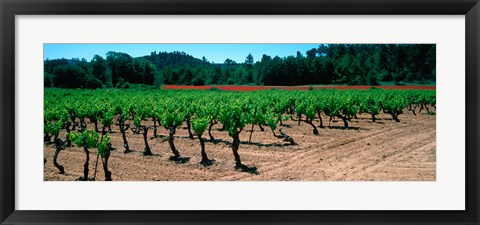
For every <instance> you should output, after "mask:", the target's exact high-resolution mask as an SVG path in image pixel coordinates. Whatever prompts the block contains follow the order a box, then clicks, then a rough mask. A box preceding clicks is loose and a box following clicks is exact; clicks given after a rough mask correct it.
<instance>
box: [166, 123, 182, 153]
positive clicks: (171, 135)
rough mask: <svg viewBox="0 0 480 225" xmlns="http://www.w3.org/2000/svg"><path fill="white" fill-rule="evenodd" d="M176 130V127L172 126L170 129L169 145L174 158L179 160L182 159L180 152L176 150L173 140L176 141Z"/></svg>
mask: <svg viewBox="0 0 480 225" xmlns="http://www.w3.org/2000/svg"><path fill="white" fill-rule="evenodd" d="M175 130H176V127H175V126H171V127H170V128H169V132H168V144H169V145H170V149H171V150H172V153H173V155H174V158H176V159H178V158H180V153H179V152H178V150H177V149H176V148H175V144H174V143H173V139H174V136H173V135H174V134H175Z"/></svg>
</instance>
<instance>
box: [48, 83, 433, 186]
mask: <svg viewBox="0 0 480 225" xmlns="http://www.w3.org/2000/svg"><path fill="white" fill-rule="evenodd" d="M435 107H436V98H435V91H432V90H382V89H370V90H341V91H340V90H312V91H281V90H268V91H255V92H221V91H200V90H189V91H185V90H176V91H172V90H170V91H166V90H117V89H107V90H94V91H92V90H66V89H46V90H45V100H44V141H45V142H46V143H47V144H54V145H55V148H56V151H55V154H54V157H53V164H54V165H55V166H56V167H57V168H58V170H59V171H60V173H64V172H65V171H64V168H63V167H62V166H61V165H59V164H58V162H57V157H58V154H59V153H60V151H62V150H64V149H66V148H68V147H71V146H74V145H76V146H77V147H80V148H83V150H84V152H85V155H86V160H85V164H84V175H83V177H81V178H79V180H89V167H88V165H89V160H90V150H91V149H97V150H98V152H97V153H98V154H97V163H98V157H100V159H101V162H102V165H103V169H104V171H105V180H107V181H108V180H112V178H111V172H110V171H109V170H108V160H109V157H110V153H111V150H113V149H114V146H112V144H111V142H110V133H112V127H113V129H116V128H117V127H118V131H119V132H120V133H121V134H122V139H123V146H115V147H116V148H121V149H122V150H123V152H124V153H128V152H130V151H131V150H130V147H129V144H128V140H127V138H126V133H127V132H133V133H134V134H138V135H141V136H142V137H143V140H144V145H145V146H144V150H143V155H152V152H151V150H150V147H149V144H148V140H149V137H148V134H149V130H151V131H153V132H150V133H153V134H152V135H153V137H156V136H158V133H159V132H160V131H161V130H163V129H164V130H165V132H166V133H167V136H168V139H167V140H168V144H169V146H170V150H171V152H172V154H173V155H172V156H171V157H170V159H171V160H173V161H175V162H178V163H181V162H185V161H187V160H188V158H187V157H182V156H181V154H180V151H179V149H177V148H176V147H175V133H176V130H177V129H178V128H179V127H182V126H186V127H187V130H188V133H189V137H190V138H191V139H195V138H196V139H198V141H199V145H200V147H199V150H200V154H201V156H202V160H201V162H200V163H201V164H203V165H204V166H209V165H211V164H212V163H214V161H213V160H211V159H209V157H208V154H207V151H206V149H205V141H207V138H205V137H206V136H207V135H208V139H209V141H212V142H214V143H215V137H214V136H213V135H212V133H211V130H212V127H213V126H215V125H217V126H221V127H222V128H221V130H223V131H225V132H227V133H228V135H229V136H230V137H231V138H232V146H231V147H232V152H233V155H234V158H235V168H236V169H238V170H241V171H252V169H254V168H250V167H248V166H246V165H244V164H243V163H242V161H241V159H240V155H239V153H238V150H239V146H240V143H241V142H240V133H241V132H242V131H244V130H249V131H251V132H253V127H254V126H259V127H260V129H261V130H262V131H263V130H265V127H266V129H269V130H270V131H268V132H271V133H272V135H273V136H275V137H276V138H279V139H282V140H283V141H285V142H289V143H290V144H295V141H294V140H293V138H292V137H291V136H290V135H288V134H286V133H284V132H283V131H282V129H281V128H280V129H278V128H279V127H282V126H283V122H284V121H286V120H294V121H297V122H298V124H299V125H300V124H301V123H304V124H307V125H308V126H311V128H312V134H313V135H321V132H320V131H319V130H321V128H323V127H325V125H324V121H323V120H322V116H323V117H324V118H330V119H332V118H338V119H341V120H342V122H343V126H344V128H345V129H348V128H349V121H351V120H352V119H354V118H356V117H357V115H360V114H368V115H369V116H370V117H371V120H372V121H373V122H375V120H376V116H377V115H379V114H381V113H383V114H388V115H390V116H391V118H392V120H394V121H397V122H400V119H401V118H400V115H401V114H402V113H413V114H417V113H421V112H422V110H424V112H427V113H430V110H432V108H435ZM152 122H153V123H152ZM87 124H88V125H87ZM152 124H153V125H152ZM62 130H64V131H65V134H66V135H64V136H63V135H62V136H60V133H62V132H61V131H62ZM250 137H251V134H250ZM45 162H46V160H45Z"/></svg>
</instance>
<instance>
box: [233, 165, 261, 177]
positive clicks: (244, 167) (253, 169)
mask: <svg viewBox="0 0 480 225" xmlns="http://www.w3.org/2000/svg"><path fill="white" fill-rule="evenodd" d="M235 169H236V170H239V171H241V172H246V173H251V174H255V175H258V174H259V173H258V171H257V167H254V166H252V167H250V166H247V165H244V164H240V165H236V166H235Z"/></svg>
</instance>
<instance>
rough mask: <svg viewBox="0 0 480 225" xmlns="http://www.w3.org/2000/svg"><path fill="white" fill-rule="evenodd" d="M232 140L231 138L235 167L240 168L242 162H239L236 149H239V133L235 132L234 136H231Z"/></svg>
mask: <svg viewBox="0 0 480 225" xmlns="http://www.w3.org/2000/svg"><path fill="white" fill-rule="evenodd" d="M232 138H233V143H232V151H233V156H234V157H235V166H236V167H241V166H242V161H241V160H240V155H239V154H238V148H239V147H240V132H236V133H235V134H233V136H232Z"/></svg>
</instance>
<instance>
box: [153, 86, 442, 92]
mask: <svg viewBox="0 0 480 225" xmlns="http://www.w3.org/2000/svg"><path fill="white" fill-rule="evenodd" d="M311 87H312V88H313V89H315V90H320V89H324V88H325V89H339V90H349V89H357V90H367V89H370V88H372V87H376V88H381V89H386V90H435V88H436V87H435V86H407V85H399V86H341V85H338V86H330V85H329V86H311ZM162 88H163V89H166V90H181V89H183V90H208V89H212V88H217V89H219V90H222V91H258V90H271V89H278V90H304V91H306V90H308V89H309V88H310V86H306V85H304V86H242V85H215V86H212V85H206V86H187V85H164V86H162Z"/></svg>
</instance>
